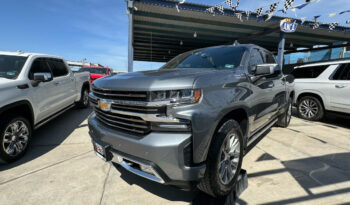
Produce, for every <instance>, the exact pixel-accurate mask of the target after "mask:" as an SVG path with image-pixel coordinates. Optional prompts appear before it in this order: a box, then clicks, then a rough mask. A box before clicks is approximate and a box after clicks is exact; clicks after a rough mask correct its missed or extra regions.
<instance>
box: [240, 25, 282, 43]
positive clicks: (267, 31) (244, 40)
mask: <svg viewBox="0 0 350 205" xmlns="http://www.w3.org/2000/svg"><path fill="white" fill-rule="evenodd" d="M279 30H280V27H276V28H270V29H266V30H264V31H262V32H257V33H254V34H252V35H248V36H245V37H241V38H239V39H238V42H241V41H243V42H249V41H251V40H252V39H257V38H261V37H263V36H266V35H268V34H270V33H274V32H277V31H279Z"/></svg>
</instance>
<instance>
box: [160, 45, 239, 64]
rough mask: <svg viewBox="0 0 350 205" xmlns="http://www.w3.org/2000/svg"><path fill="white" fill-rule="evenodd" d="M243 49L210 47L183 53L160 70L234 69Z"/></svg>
mask: <svg viewBox="0 0 350 205" xmlns="http://www.w3.org/2000/svg"><path fill="white" fill-rule="evenodd" d="M245 50H246V48H245V47H233V46H227V47H212V48H205V49H201V50H195V51H190V52H186V53H183V54H181V55H178V56H177V57H175V58H173V59H172V60H171V61H169V62H168V63H167V64H165V65H164V66H163V67H161V69H173V68H214V69H234V68H236V67H238V66H239V65H240V64H241V60H242V56H243V54H244V52H245Z"/></svg>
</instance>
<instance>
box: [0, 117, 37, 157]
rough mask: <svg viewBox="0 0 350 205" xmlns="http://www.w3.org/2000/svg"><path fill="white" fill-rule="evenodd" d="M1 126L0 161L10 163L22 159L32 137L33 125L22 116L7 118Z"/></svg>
mask: <svg viewBox="0 0 350 205" xmlns="http://www.w3.org/2000/svg"><path fill="white" fill-rule="evenodd" d="M1 120H2V121H3V122H1V124H0V161H2V162H5V163H9V162H13V161H16V160H18V159H20V158H21V157H22V156H23V155H24V153H25V152H26V150H27V148H28V144H29V141H30V138H31V136H32V129H31V125H30V123H29V122H28V120H27V119H26V118H24V117H21V116H11V115H10V116H6V117H4V118H3V119H1Z"/></svg>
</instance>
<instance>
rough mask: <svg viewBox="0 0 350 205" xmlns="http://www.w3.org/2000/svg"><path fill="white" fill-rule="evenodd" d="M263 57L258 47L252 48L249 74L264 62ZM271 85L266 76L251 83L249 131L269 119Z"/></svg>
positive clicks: (259, 127)
mask: <svg viewBox="0 0 350 205" xmlns="http://www.w3.org/2000/svg"><path fill="white" fill-rule="evenodd" d="M263 59H264V58H263V56H262V53H261V52H260V51H259V50H258V49H256V48H254V49H252V51H251V53H250V59H249V69H248V70H249V73H250V74H251V75H254V71H253V70H254V68H255V67H256V66H257V65H261V64H264V60H263ZM273 87H274V82H273V79H270V78H266V77H263V78H261V79H260V80H258V81H256V82H254V83H253V82H252V83H251V90H252V96H251V100H250V109H252V113H254V116H253V119H252V120H253V123H252V126H251V131H252V132H253V133H254V132H256V131H258V130H259V129H261V128H262V127H264V125H266V124H267V123H268V122H269V120H270V117H271V110H270V109H271V106H272V104H273V103H272V100H273V94H272V95H271V92H272V88H273Z"/></svg>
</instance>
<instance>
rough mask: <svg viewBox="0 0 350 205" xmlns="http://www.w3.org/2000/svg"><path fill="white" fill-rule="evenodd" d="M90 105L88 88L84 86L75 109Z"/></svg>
mask: <svg viewBox="0 0 350 205" xmlns="http://www.w3.org/2000/svg"><path fill="white" fill-rule="evenodd" d="M89 105H90V100H89V88H88V87H87V86H84V87H83V89H82V90H81V97H80V100H79V102H77V107H79V108H87V107H89Z"/></svg>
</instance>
